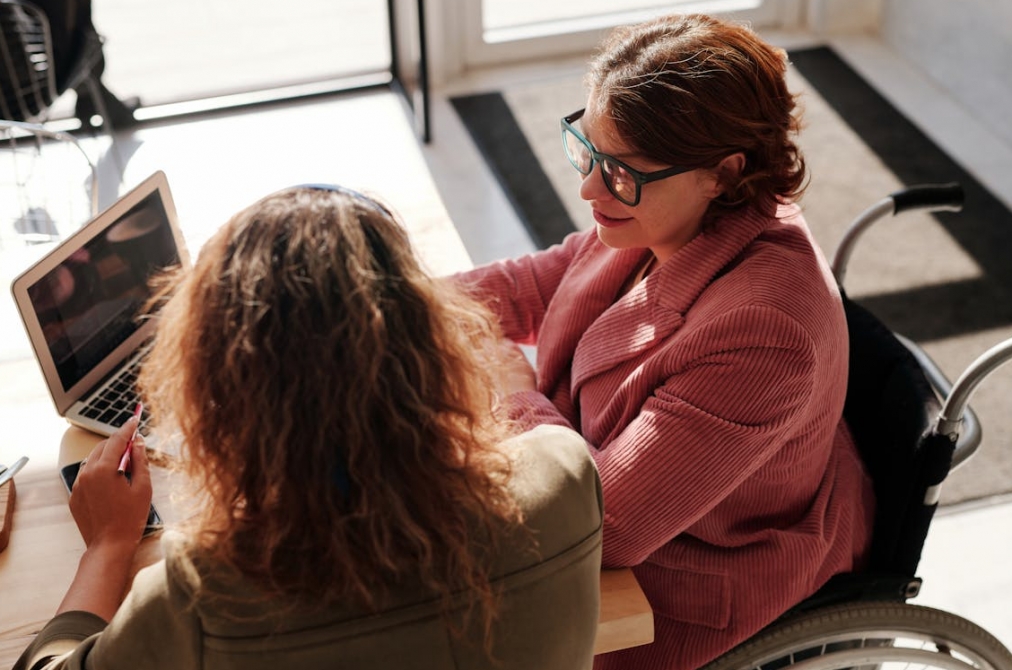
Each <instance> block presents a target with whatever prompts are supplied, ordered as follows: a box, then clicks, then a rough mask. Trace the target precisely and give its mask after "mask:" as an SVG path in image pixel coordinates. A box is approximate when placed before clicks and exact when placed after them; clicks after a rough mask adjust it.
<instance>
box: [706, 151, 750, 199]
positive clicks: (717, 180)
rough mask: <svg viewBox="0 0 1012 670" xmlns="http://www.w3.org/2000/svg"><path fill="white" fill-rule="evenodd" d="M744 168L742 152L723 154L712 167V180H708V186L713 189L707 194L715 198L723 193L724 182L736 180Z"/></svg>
mask: <svg viewBox="0 0 1012 670" xmlns="http://www.w3.org/2000/svg"><path fill="white" fill-rule="evenodd" d="M744 170H745V154H744V152H741V151H738V152H735V153H733V154H731V155H729V156H725V157H724V158H723V159H722V160H721V161H720V162H719V163H717V167H715V168H714V169H713V173H712V174H713V177H714V179H713V181H711V182H710V187H711V188H712V189H713V190H712V191H711V192H710V193H709V196H710V197H711V198H716V197H718V196H720V195H721V194H723V193H724V184H726V183H729V182H735V181H737V179H738V177H740V176H741V173H742V172H743V171H744Z"/></svg>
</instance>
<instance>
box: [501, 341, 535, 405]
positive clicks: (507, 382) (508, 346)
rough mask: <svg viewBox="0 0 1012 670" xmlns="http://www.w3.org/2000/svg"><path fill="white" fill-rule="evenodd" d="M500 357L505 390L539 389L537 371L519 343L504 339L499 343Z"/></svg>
mask: <svg viewBox="0 0 1012 670" xmlns="http://www.w3.org/2000/svg"><path fill="white" fill-rule="evenodd" d="M499 357H500V358H501V360H502V364H503V385H504V389H503V390H504V391H505V392H506V393H518V392H520V391H536V390H537V388H538V377H537V373H536V372H535V371H534V367H533V366H531V363H530V361H529V360H527V356H525V355H524V352H523V351H522V350H521V349H520V346H519V345H518V344H516V343H515V342H511V341H510V340H502V341H501V342H500V343H499Z"/></svg>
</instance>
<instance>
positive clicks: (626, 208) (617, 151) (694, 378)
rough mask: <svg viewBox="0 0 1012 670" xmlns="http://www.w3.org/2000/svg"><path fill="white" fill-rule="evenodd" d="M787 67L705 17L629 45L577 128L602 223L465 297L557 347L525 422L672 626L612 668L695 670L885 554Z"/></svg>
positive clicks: (630, 30) (587, 185) (463, 278)
mask: <svg viewBox="0 0 1012 670" xmlns="http://www.w3.org/2000/svg"><path fill="white" fill-rule="evenodd" d="M786 66H787V60H786V56H785V54H784V52H783V51H781V50H780V49H776V48H773V47H771V46H770V45H769V44H766V43H765V42H763V41H762V40H761V39H760V38H759V37H758V36H757V35H756V34H755V33H753V32H752V31H751V30H749V29H747V28H745V27H743V26H740V25H736V24H734V23H730V22H726V21H721V20H717V19H714V18H712V17H708V16H702V15H674V16H665V17H660V18H657V19H655V20H651V21H647V22H645V23H642V24H639V25H635V26H630V27H625V28H620V29H618V30H616V31H614V33H613V34H612V35H611V36H610V37H609V38H607V39H606V40H605V42H604V43H603V45H602V47H601V49H600V52H599V53H598V54H597V55H596V56H595V58H594V59H593V60H592V61H591V64H590V68H589V74H588V75H587V79H586V81H587V84H588V90H589V95H588V97H587V105H586V108H585V109H581V110H579V111H577V112H574V113H572V114H569V115H568V116H566V117H564V118H563V119H562V124H561V125H562V136H563V144H564V148H565V151H566V154H567V157H568V160H569V161H570V163H572V165H573V167H574V168H576V170H577V171H578V172H579V173H580V174H581V175H582V183H581V184H580V195H581V196H582V197H583V199H584V200H586V201H587V202H588V203H589V204H590V209H591V213H592V216H593V219H594V222H595V223H596V226H595V227H594V228H593V229H591V230H587V231H584V232H577V233H573V234H571V235H570V236H568V237H567V238H566V239H565V240H563V241H562V242H561V243H560V244H558V245H555V246H553V247H551V248H549V249H547V250H544V251H541V252H537V253H534V254H532V255H529V256H526V257H523V258H520V259H516V260H510V261H502V262H497V263H492V264H489V265H487V266H484V267H481V268H477V269H475V270H473V271H471V272H469V273H465V274H462V275H460V276H459V277H458V281H459V283H460V284H462V285H465V286H468V287H469V290H470V291H471V292H472V294H473V295H474V296H476V297H478V298H479V299H480V300H482V301H483V302H485V303H486V304H487V305H489V306H490V307H491V308H493V309H494V310H495V311H496V313H497V314H498V317H499V320H500V323H501V325H502V328H503V331H504V333H505V335H506V336H507V337H508V338H510V339H512V340H514V341H516V342H520V343H527V344H535V345H537V375H536V379H535V377H534V374H533V372H532V371H530V370H528V371H527V372H528V375H529V377H530V378H531V379H532V380H534V381H532V382H531V383H530V384H529V385H528V391H527V393H526V394H524V402H525V407H526V413H527V417H528V418H530V417H534V416H538V419H537V420H538V421H540V422H542V423H554V424H559V425H563V426H570V427H574V428H575V429H576V430H578V431H579V432H580V433H581V434H582V435H583V437H584V438H585V439H586V441H587V442H588V444H589V447H590V450H591V453H592V454H593V456H594V459H595V461H596V462H597V466H598V469H599V472H600V474H601V480H602V484H603V487H604V500H605V510H606V513H605V525H604V557H603V560H604V564H605V566H632V569H633V571H634V573H635V574H636V576H637V578H638V579H639V582H640V584H641V585H642V587H643V590H644V592H645V593H646V595H647V598H648V600H649V601H650V603H651V606H652V608H653V611H654V622H655V641H654V643H653V644H650V645H645V646H642V647H636V648H632V649H627V650H622V651H617V652H613V653H610V654H605V655H603V656H601V657H599V658H598V659H597V663H596V664H595V667H596V668H628V669H635V670H651V669H654V668H656V669H658V670H660V669H665V670H689V669H691V668H697V667H699V666H701V665H703V664H704V663H705V662H707V661H708V660H710V659H712V658H714V657H716V656H718V655H719V654H721V653H723V652H724V651H726V650H728V649H730V648H731V647H733V646H734V645H735V644H737V643H739V642H741V641H743V640H744V639H746V638H747V637H749V636H751V635H752V634H754V633H755V632H756V631H758V630H759V629H760V628H762V627H763V626H765V625H766V624H768V623H770V622H771V621H773V620H774V619H775V618H777V617H778V616H779V615H780V614H782V613H783V612H784V611H786V610H787V609H788V608H790V607H791V606H793V605H795V604H796V603H798V602H799V601H801V600H802V599H804V598H805V597H807V596H809V595H810V594H812V593H814V592H815V591H816V590H818V589H819V588H820V587H821V586H822V585H823V584H824V583H825V582H826V581H827V580H828V579H829V578H830V577H831V576H833V575H834V574H836V573H840V572H846V571H850V570H853V569H855V568H858V567H860V566H861V565H862V562H863V561H864V560H865V557H866V554H867V551H868V548H869V541H870V535H871V518H872V513H873V508H874V499H873V494H872V489H871V483H870V480H869V478H868V476H867V474H866V472H865V470H864V468H863V465H862V463H861V461H860V458H859V456H858V454H857V451H856V449H855V446H854V443H853V440H852V438H851V436H850V434H849V431H848V429H847V426H846V425H845V423H844V421H843V419H842V413H843V404H844V396H845V392H846V384H847V367H848V340H847V325H846V322H845V317H844V312H843V307H842V303H841V298H840V295H839V292H838V290H837V286H836V283H835V281H834V280H833V277H832V275H831V273H830V271H829V269H828V266H827V263H826V261H825V259H824V258H823V256H822V253H821V252H820V250H819V249H818V247H817V246H816V243H815V241H814V240H813V239H812V236H811V234H810V233H809V230H808V228H807V226H806V224H805V222H804V220H803V219H802V216H801V211H800V209H799V208H798V206H797V205H796V204H794V202H795V200H796V199H797V198H798V197H799V196H800V195H801V192H802V190H803V187H804V185H805V164H804V161H803V159H802V156H801V154H800V152H799V150H798V147H797V146H796V145H795V143H794V139H793V136H794V134H795V132H796V131H797V130H798V118H797V116H796V114H795V99H794V97H793V96H792V94H791V93H790V92H789V91H788V89H787V86H786V83H785V79H784V77H785V72H786ZM524 365H525V362H524V361H520V362H518V368H519V369H518V371H517V376H518V378H519V376H520V372H522V371H523V368H524Z"/></svg>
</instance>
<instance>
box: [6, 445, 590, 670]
mask: <svg viewBox="0 0 1012 670" xmlns="http://www.w3.org/2000/svg"><path fill="white" fill-rule="evenodd" d="M508 449H509V453H511V454H512V455H513V458H514V475H513V479H512V483H511V489H512V492H513V494H514V496H515V498H516V500H517V502H518V503H519V505H520V507H521V509H522V510H523V513H524V517H525V519H526V526H527V528H528V529H530V531H531V532H530V533H516V532H515V531H514V532H512V533H509V535H508V536H506V537H504V538H503V542H502V544H501V548H500V551H499V553H498V555H497V556H496V557H495V558H494V559H493V573H492V574H493V575H494V582H495V585H496V586H498V587H501V594H502V595H501V601H500V604H499V608H500V609H499V618H498V621H497V624H496V629H495V631H494V638H493V639H494V643H493V651H492V657H493V658H494V659H495V661H493V660H491V659H490V658H489V657H488V656H487V655H486V653H485V652H484V650H483V645H482V638H481V635H480V632H478V628H480V627H478V626H470V627H468V619H467V617H466V608H465V607H464V606H463V604H464V600H463V599H462V600H461V607H460V608H459V609H457V610H455V611H454V614H453V616H452V617H451V618H452V619H453V620H455V621H457V622H461V623H463V624H464V626H465V630H466V631H467V632H466V633H465V634H464V635H462V636H457V635H454V634H452V633H451V632H450V631H449V630H448V628H447V626H446V623H445V621H444V618H443V617H442V616H441V614H440V613H441V610H440V607H439V603H438V601H437V600H436V599H435V598H433V596H432V594H431V593H426V592H425V590H424V589H423V587H421V585H417V584H412V585H407V586H399V587H397V588H396V593H395V595H394V596H393V598H392V601H391V602H390V603H389V606H388V607H386V608H385V609H384V610H383V611H381V612H379V613H374V614H373V613H367V612H364V611H362V610H360V609H357V608H356V607H352V606H343V605H342V606H337V607H333V608H330V609H327V610H324V611H316V612H313V613H298V612H296V613H294V614H293V613H291V612H288V613H285V614H283V615H281V614H279V613H278V612H276V611H275V610H274V604H273V603H263V602H261V603H259V604H256V605H255V606H254V605H250V604H249V603H244V604H243V605H241V607H240V609H239V610H237V609H236V607H237V606H235V605H234V604H228V605H223V604H222V602H221V601H220V600H215V601H213V602H212V601H211V600H209V599H208V598H206V597H202V595H201V594H202V591H201V589H200V588H199V587H200V586H201V584H202V583H205V582H206V583H210V580H214V577H213V576H212V575H211V574H210V573H209V571H208V570H207V569H206V568H204V567H198V566H197V564H196V563H195V562H194V560H193V559H192V557H190V556H189V555H188V554H187V552H185V551H184V550H183V547H184V543H183V538H182V537H181V536H179V535H174V534H172V533H167V534H166V536H165V538H163V548H164V550H165V556H166V558H165V560H163V561H161V562H159V563H157V564H155V565H153V566H151V567H149V568H146V569H144V570H142V571H141V572H140V573H138V575H137V577H136V579H135V580H134V583H133V586H132V587H131V590H130V592H129V593H128V595H127V597H126V600H125V601H124V603H123V605H122V606H121V607H120V609H119V611H118V612H117V613H116V616H115V617H113V619H112V621H111V622H109V624H108V625H107V624H106V623H105V622H104V621H102V620H101V619H100V618H98V617H96V616H94V615H92V614H89V613H86V612H67V613H64V614H61V615H59V616H57V617H55V618H54V619H53V620H52V621H50V622H49V623H48V624H47V625H46V626H45V627H44V628H43V630H42V631H41V632H40V633H39V635H38V637H37V639H36V640H35V641H34V642H33V644H32V645H31V646H30V647H29V648H28V649H26V650H25V652H24V654H23V655H22V657H21V659H19V661H18V664H17V665H16V666H15V670H25V669H28V668H32V669H34V668H38V667H45V668H68V669H69V668H95V669H101V670H113V669H116V668H130V669H131V670H133V669H135V668H146V669H150V670H155V669H158V668H166V669H169V668H171V669H172V670H180V669H184V668H201V669H203V670H219V669H224V668H242V669H243V670H257V669H260V668H262V669H264V670H280V669H281V668H300V669H301V668H328V669H331V668H384V669H386V668H391V669H398V670H413V669H416V668H417V669H422V668H425V669H441V668H454V669H462V670H467V669H471V668H496V669H498V670H511V669H514V668H515V669H517V670H520V669H523V670H537V669H539V668H544V669H546V670H548V669H552V670H556V669H557V668H567V669H568V668H574V669H579V668H590V667H591V665H592V661H593V644H594V634H595V631H596V628H597V621H598V610H599V601H600V593H599V586H600V565H601V527H602V502H601V487H600V481H599V479H598V476H597V471H596V469H595V467H594V464H593V461H592V460H591V458H590V457H589V455H588V453H587V449H586V445H585V442H584V440H583V438H581V437H580V436H579V435H578V434H577V433H575V432H573V431H571V430H569V429H566V428H561V427H558V426H541V427H539V428H536V429H534V430H532V431H530V432H528V433H524V434H523V435H520V436H518V437H516V438H514V439H512V440H510V441H509V443H508ZM215 586H220V585H219V584H218V582H217V581H215ZM235 591H236V593H237V595H245V594H246V592H247V591H248V589H247V588H243V587H242V586H241V585H240V586H239V587H238V588H236V589H235ZM237 611H241V612H242V614H243V616H242V619H243V620H238V619H237V617H236V612H237ZM247 615H248V616H247Z"/></svg>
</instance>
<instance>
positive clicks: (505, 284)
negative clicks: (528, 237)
mask: <svg viewBox="0 0 1012 670" xmlns="http://www.w3.org/2000/svg"><path fill="white" fill-rule="evenodd" d="M588 232H589V233H591V234H593V231H587V232H576V233H572V234H570V235H567V236H566V238H565V239H564V240H563V241H562V242H561V243H559V244H556V245H554V246H552V247H550V248H548V249H546V250H544V251H538V252H535V253H533V254H528V255H526V256H522V257H520V258H517V259H510V260H502V261H496V262H493V263H489V264H487V265H483V266H481V267H478V268H475V269H473V270H469V271H467V272H462V273H459V274H456V275H454V276H453V277H454V280H455V281H457V282H458V283H459V284H460V285H461V286H463V287H465V289H467V291H468V292H469V293H470V294H471V295H472V296H474V297H475V298H477V299H478V300H480V301H481V302H484V303H485V304H487V305H488V306H489V307H490V308H491V309H492V311H493V312H494V313H495V314H496V315H497V316H498V317H499V322H500V324H501V326H502V329H503V334H504V335H505V336H506V337H508V338H510V339H511V340H513V341H514V342H519V343H520V344H535V342H536V340H537V333H538V330H539V329H540V328H541V322H542V320H543V319H544V317H545V311H546V310H547V309H548V303H549V302H551V300H552V297H553V296H554V295H555V291H556V290H557V289H558V287H559V284H560V282H561V281H562V277H563V276H564V275H565V273H566V270H567V269H568V268H569V265H570V263H572V261H573V259H574V258H575V256H576V254H577V253H578V251H579V249H580V248H581V247H582V246H583V245H584V244H585V243H586V242H587V240H588Z"/></svg>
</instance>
